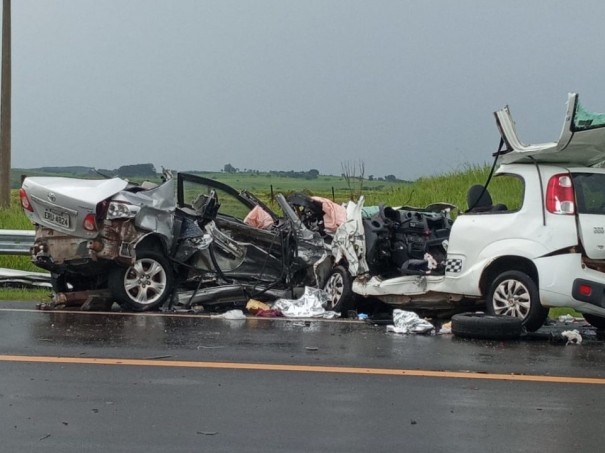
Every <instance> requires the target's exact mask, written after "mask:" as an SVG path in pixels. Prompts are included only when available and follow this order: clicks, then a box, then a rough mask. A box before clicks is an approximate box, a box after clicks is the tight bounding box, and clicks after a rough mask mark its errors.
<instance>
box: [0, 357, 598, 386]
mask: <svg viewBox="0 0 605 453" xmlns="http://www.w3.org/2000/svg"><path fill="white" fill-rule="evenodd" d="M0 362H30V363H31V362H37V363H61V364H79V365H130V366H154V367H173V368H213V369H227V370H256V371H298V372H311V373H336V374H362V375H378V376H410V377H434V378H453V379H485V380H495V381H526V382H544V383H558V384H596V385H605V379H601V378H581V377H572V376H540V375H527V374H499V373H477V372H471V371H469V372H466V371H431V370H403V369H390V368H358V367H336V366H311V365H283V364H267V363H235V362H192V361H184V360H149V359H106V358H89V357H52V356H19V355H0Z"/></svg>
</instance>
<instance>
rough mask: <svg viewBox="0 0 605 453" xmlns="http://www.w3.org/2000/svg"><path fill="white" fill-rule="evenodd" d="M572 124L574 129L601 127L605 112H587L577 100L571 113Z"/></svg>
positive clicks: (604, 123) (604, 120)
mask: <svg viewBox="0 0 605 453" xmlns="http://www.w3.org/2000/svg"><path fill="white" fill-rule="evenodd" d="M573 126H574V130H576V131H583V130H586V129H595V128H597V127H603V126H605V113H593V112H589V111H588V110H586V109H584V107H582V104H580V101H578V102H577V104H576V110H575V112H574V115H573Z"/></svg>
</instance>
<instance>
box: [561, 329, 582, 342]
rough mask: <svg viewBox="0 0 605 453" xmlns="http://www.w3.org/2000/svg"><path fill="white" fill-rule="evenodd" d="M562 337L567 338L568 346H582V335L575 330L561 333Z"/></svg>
mask: <svg viewBox="0 0 605 453" xmlns="http://www.w3.org/2000/svg"><path fill="white" fill-rule="evenodd" d="M561 336H562V337H563V338H567V343H566V344H582V335H580V332H578V331H577V330H575V329H574V330H566V331H564V332H561Z"/></svg>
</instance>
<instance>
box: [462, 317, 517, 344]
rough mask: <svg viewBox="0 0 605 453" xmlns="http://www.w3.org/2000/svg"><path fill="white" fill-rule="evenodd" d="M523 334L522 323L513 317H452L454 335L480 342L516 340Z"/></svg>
mask: <svg viewBox="0 0 605 453" xmlns="http://www.w3.org/2000/svg"><path fill="white" fill-rule="evenodd" d="M522 332H523V326H522V321H521V319H519V318H514V317H511V316H495V315H486V314H484V313H458V314H456V315H454V316H452V333H453V334H454V335H456V336H457V337H461V338H473V339H479V340H516V339H518V338H519V337H520V336H521V333H522Z"/></svg>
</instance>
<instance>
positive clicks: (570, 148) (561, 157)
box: [494, 93, 605, 167]
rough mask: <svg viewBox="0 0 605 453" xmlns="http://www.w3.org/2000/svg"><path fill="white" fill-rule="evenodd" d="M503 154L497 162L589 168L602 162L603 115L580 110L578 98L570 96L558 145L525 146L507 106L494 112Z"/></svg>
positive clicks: (604, 152)
mask: <svg viewBox="0 0 605 453" xmlns="http://www.w3.org/2000/svg"><path fill="white" fill-rule="evenodd" d="M494 115H495V116H496V122H497V124H498V128H499V129H500V134H501V135H502V139H503V140H504V143H505V144H506V149H505V151H501V152H500V153H499V162H500V163H503V164H510V163H514V162H518V163H531V162H541V163H554V164H566V165H574V166H586V167H591V166H594V165H597V164H600V163H602V162H605V113H592V112H588V111H587V110H585V109H584V108H582V106H581V104H580V101H579V95H578V94H577V93H569V95H568V98H567V112H566V115H565V121H564V122H563V129H562V131H561V136H560V137H559V140H558V141H557V142H547V143H539V144H534V145H526V144H524V143H523V142H522V141H521V140H520V139H519V136H518V135H517V129H516V127H515V122H514V121H513V118H512V115H511V113H510V109H509V108H508V106H506V107H504V108H503V109H501V110H498V111H496V112H495V113H494Z"/></svg>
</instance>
